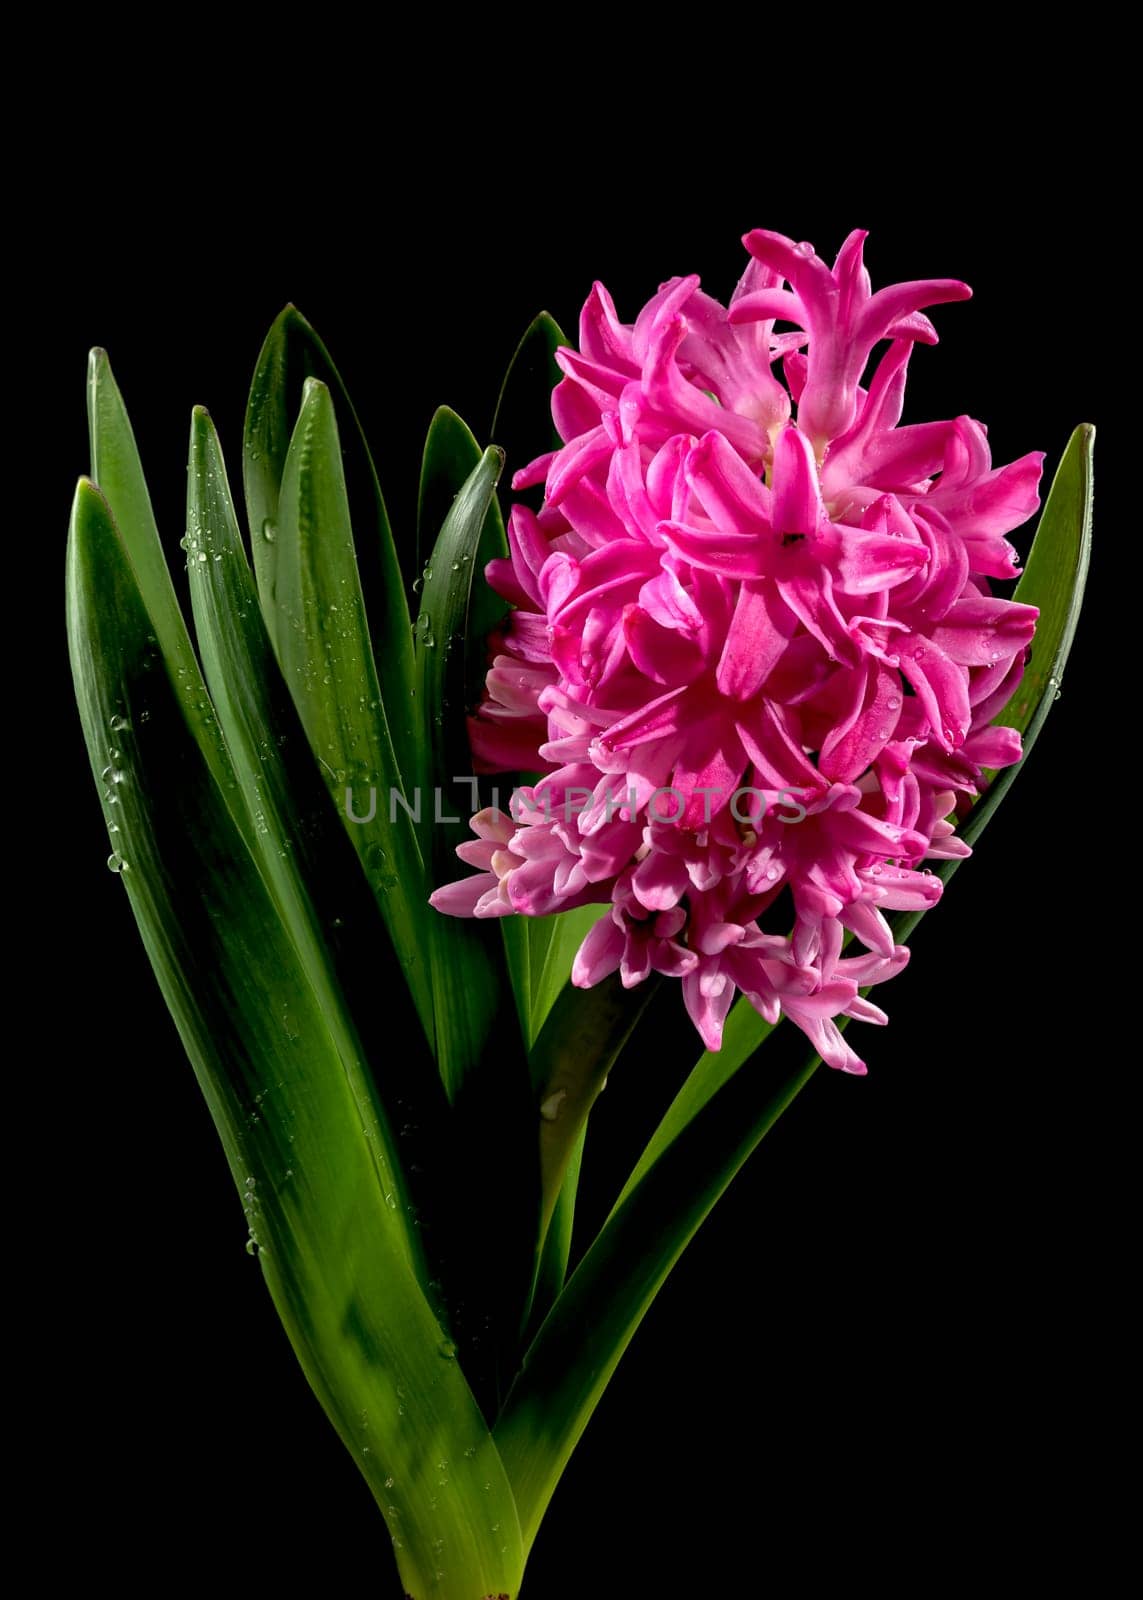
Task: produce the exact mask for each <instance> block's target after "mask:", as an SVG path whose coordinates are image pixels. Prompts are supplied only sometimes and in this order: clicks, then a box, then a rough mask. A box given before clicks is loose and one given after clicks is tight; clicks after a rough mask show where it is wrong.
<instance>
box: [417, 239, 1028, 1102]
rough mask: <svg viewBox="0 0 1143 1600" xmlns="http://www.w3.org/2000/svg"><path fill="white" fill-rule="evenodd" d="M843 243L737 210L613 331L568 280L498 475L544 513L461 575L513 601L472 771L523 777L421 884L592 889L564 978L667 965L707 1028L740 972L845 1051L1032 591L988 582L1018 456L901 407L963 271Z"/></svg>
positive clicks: (521, 516)
mask: <svg viewBox="0 0 1143 1600" xmlns="http://www.w3.org/2000/svg"><path fill="white" fill-rule="evenodd" d="M864 238H865V235H864V233H862V232H854V233H852V234H850V236H849V238H848V239H847V240H846V241H845V244H844V245H843V246H842V248H841V251H840V253H839V254H838V257H837V260H836V261H835V262H834V265H833V267H832V268H831V267H829V266H827V264H826V263H825V262H824V261H822V260H821V259H820V258H819V257H818V256H817V255H815V253H814V250H813V247H812V246H811V245H808V244H798V243H795V242H794V241H793V240H792V239H787V238H785V237H783V236H782V235H780V234H777V233H769V232H765V231H763V230H756V231H754V232H752V233H750V234H748V235H747V236H746V238H745V240H744V243H745V245H746V248H747V250H748V252H749V254H750V258H751V259H750V262H749V265H748V266H747V268H746V271H745V274H744V275H743V278H742V280H741V282H740V283H739V285H738V288H737V289H736V291H735V293H734V295H733V296H732V298H731V301H730V305H729V307H728V308H727V307H723V306H722V305H720V304H719V303H718V302H717V301H715V300H713V299H711V298H710V297H709V296H708V295H706V294H704V293H703V291H702V290H701V289H700V287H699V280H698V278H697V277H687V278H674V279H672V280H671V281H670V282H669V283H666V284H664V285H663V287H662V288H661V289H660V291H659V293H658V294H657V295H655V297H654V299H652V300H651V301H650V302H649V303H648V304H647V305H646V306H645V307H644V308H643V310H642V311H641V312H640V313H639V315H638V317H637V318H636V320H635V322H634V323H633V324H631V325H627V324H624V323H622V322H620V320H619V318H618V316H617V314H616V311H615V307H614V305H613V304H612V301H611V298H610V296H609V295H608V294H607V292H606V290H605V289H604V288H603V287H602V286H601V285H599V284H596V285H595V287H594V288H593V290H592V292H591V295H590V297H589V299H588V301H587V303H586V305H585V306H584V309H583V313H582V315H581V318H580V326H579V346H580V347H579V350H578V351H576V350H571V349H562V350H561V351H560V352H559V354H558V357H557V359H558V361H559V365H560V370H561V371H562V373H563V374H564V376H563V379H562V381H561V382H560V383H559V385H558V386H557V387H556V389H555V391H554V393H553V397H552V414H553V417H554V419H555V423H556V426H557V428H558V430H559V435H560V437H561V438H562V439H563V440H565V441H566V443H565V444H564V446H563V448H562V449H560V450H557V451H555V452H553V453H551V454H550V455H546V456H543V457H541V458H540V459H539V460H537V461H535V462H533V463H532V464H531V465H530V466H528V467H525V468H524V469H523V470H522V471H521V472H518V473H517V474H516V476H515V478H514V480H513V487H514V488H515V489H517V490H524V489H527V488H528V487H530V486H533V485H537V484H539V483H543V485H544V500H543V506H542V509H540V510H539V511H538V512H533V511H532V510H530V509H528V508H527V507H526V506H525V505H517V506H516V507H515V508H514V510H513V512H512V515H511V519H510V523H509V530H508V537H509V545H510V559H509V560H504V561H495V562H493V563H491V565H490V566H489V568H488V580H489V582H490V583H491V584H492V586H493V588H494V589H495V590H496V591H497V593H498V594H500V595H501V596H503V597H504V599H505V600H507V601H509V602H510V603H511V605H512V607H513V609H512V611H511V612H510V614H509V617H508V620H507V622H506V624H505V625H504V628H503V631H502V634H501V635H499V636H498V638H497V640H496V641H495V656H494V660H493V664H492V667H491V670H490V671H489V673H488V677H487V687H486V696H485V700H484V703H483V704H482V705H481V707H480V708H479V710H478V712H477V714H476V715H475V716H474V717H473V718H472V719H471V722H470V731H471V740H472V748H473V752H474V756H475V759H476V762H477V765H478V768H479V769H480V770H482V771H485V772H494V771H514V772H520V771H523V772H530V773H542V774H543V776H542V777H541V778H540V780H539V782H537V783H535V784H534V785H533V786H531V787H529V788H526V789H524V790H521V791H518V792H517V803H516V805H514V807H513V808H512V814H511V815H506V814H503V813H501V812H498V811H497V812H492V811H487V812H482V813H481V814H480V815H478V816H477V817H475V818H474V819H473V824H472V825H473V829H474V831H475V833H476V834H477V835H478V838H477V839H476V840H475V841H474V842H472V843H469V844H466V845H462V846H461V847H460V849H459V852H458V853H459V855H460V856H461V858H462V859H463V860H464V861H466V862H468V863H469V864H470V865H472V866H475V867H478V868H480V869H481V871H480V874H479V875H478V876H476V877H471V878H468V879H466V880H463V881H461V882H459V883H455V884H451V885H449V886H447V887H446V888H443V889H439V890H438V891H437V892H436V894H435V895H434V896H433V904H434V905H435V906H437V907H438V909H440V910H442V911H446V912H450V913H452V914H454V915H475V916H501V915H504V914H505V913H508V912H520V913H523V914H525V915H531V916H543V915H547V914H548V913H551V912H557V911H561V910H565V909H567V908H569V907H573V906H580V905H585V904H589V903H592V902H599V903H604V904H607V905H609V907H610V910H609V912H608V913H607V914H606V915H604V916H602V917H601V919H600V920H599V921H598V922H597V923H596V924H595V926H594V927H593V928H592V930H591V932H590V933H589V934H588V936H587V938H586V939H585V940H584V943H583V946H582V948H581V949H580V951H579V954H578V956H577V958H576V961H575V966H574V968H573V973H572V976H573V980H574V981H575V982H576V983H577V984H579V985H581V986H584V987H587V986H590V985H591V984H594V983H597V982H599V981H600V980H601V979H602V978H604V977H606V976H607V975H608V974H610V973H612V972H614V971H616V970H617V969H618V971H619V973H620V975H621V978H622V981H623V983H624V984H627V985H632V984H636V983H639V982H640V981H641V980H642V979H644V978H645V977H646V976H647V975H648V974H649V973H650V972H652V971H655V972H661V973H666V974H668V975H669V976H672V977H677V978H680V979H681V980H682V984H683V992H684V997H685V1001H686V1005H687V1009H688V1011H689V1013H690V1016H691V1018H692V1019H693V1021H694V1023H695V1025H696V1027H697V1028H698V1031H699V1033H700V1034H701V1035H702V1038H703V1040H704V1042H705V1044H706V1045H707V1047H708V1048H709V1049H712V1050H713V1049H717V1048H718V1047H719V1045H720V1042H721V1036H722V1028H723V1023H724V1020H725V1018H726V1015H727V1012H728V1010H729V1008H730V1005H731V1002H732V1000H733V998H734V994H735V991H736V990H741V991H742V992H743V993H744V994H745V995H746V996H748V998H749V999H750V1001H751V1002H752V1004H753V1005H755V1006H756V1007H757V1008H758V1010H759V1011H760V1012H761V1013H762V1015H763V1016H764V1017H766V1018H767V1019H768V1020H771V1021H775V1020H777V1018H778V1016H779V1015H780V1014H781V1013H785V1014H786V1015H787V1016H788V1017H790V1019H791V1020H792V1021H793V1022H795V1023H796V1024H797V1026H798V1027H800V1028H802V1029H804V1030H805V1032H806V1033H807V1034H808V1036H809V1037H810V1039H811V1040H812V1041H813V1043H814V1045H815V1046H816V1048H817V1050H818V1051H819V1053H820V1054H821V1056H822V1058H823V1060H825V1061H827V1062H828V1063H829V1064H830V1065H831V1066H835V1067H840V1068H842V1069H844V1070H845V1071H849V1072H862V1071H864V1070H865V1069H864V1065H863V1063H862V1062H861V1060H860V1059H859V1057H858V1056H857V1055H856V1054H855V1053H854V1051H853V1050H852V1049H851V1047H850V1045H849V1042H848V1041H847V1039H846V1038H845V1037H844V1036H843V1034H842V1032H841V1030H840V1029H839V1027H838V1025H837V1019H838V1018H839V1017H856V1018H860V1019H862V1020H864V1021H869V1022H884V1021H885V1020H886V1018H885V1014H884V1013H883V1012H882V1011H880V1010H879V1009H878V1008H877V1007H876V1006H874V1005H872V1004H871V1003H870V1002H869V1001H868V1000H867V999H865V998H864V997H863V996H862V995H861V993H860V992H859V991H860V990H862V989H864V988H866V987H867V986H869V985H871V984H875V983H879V982H881V981H883V980H884V979H886V978H889V977H891V976H893V975H894V974H895V973H897V972H899V971H900V970H901V968H902V967H903V966H904V964H905V962H906V960H907V959H908V951H907V950H905V949H904V948H903V947H901V946H899V945H895V943H894V941H893V937H892V934H891V931H890V927H889V924H888V922H887V921H886V918H885V913H886V912H887V911H893V910H899V909H921V908H927V907H929V906H931V905H933V904H934V902H935V901H936V900H937V899H938V898H939V896H940V892H941V882H940V879H939V878H938V877H937V876H936V875H935V874H934V873H933V872H932V871H931V870H930V869H927V868H925V867H923V866H922V865H921V863H923V862H926V861H931V860H933V859H940V858H948V857H951V856H963V855H967V854H968V849H967V847H966V846H965V845H964V844H962V843H961V842H960V841H959V840H958V839H957V838H956V837H955V835H954V828H953V824H952V823H951V822H950V821H949V820H948V819H949V817H950V816H951V815H952V814H953V813H954V810H955V808H956V806H957V804H958V801H959V800H960V799H962V798H963V797H966V796H972V795H974V794H976V793H977V792H978V790H979V787H980V785H981V781H982V769H983V768H986V767H989V768H996V767H1002V766H1006V765H1008V764H1010V763H1011V762H1014V761H1016V760H1018V759H1019V755H1020V741H1019V736H1018V735H1017V734H1015V733H1014V732H1012V731H1010V730H1009V729H1006V728H999V727H994V726H993V725H992V721H993V718H994V717H995V716H996V714H997V713H998V711H1000V710H1001V708H1002V707H1003V706H1004V705H1005V704H1006V702H1007V701H1008V699H1009V697H1010V696H1011V695H1012V693H1013V691H1014V689H1015V688H1016V685H1017V683H1018V681H1019V678H1020V675H1021V672H1022V670H1023V665H1024V657H1025V652H1026V648H1027V646H1028V644H1029V641H1030V640H1031V637H1032V633H1033V630H1034V627H1035V622H1036V616H1037V613H1036V611H1035V609H1034V608H1032V607H1030V606H1025V605H1020V604H1017V603H1015V602H1013V601H1009V600H1004V599H998V598H995V597H994V596H993V595H992V594H991V592H990V584H989V580H990V579H1004V578H1011V577H1012V576H1014V575H1015V573H1016V572H1017V571H1018V568H1017V566H1016V553H1015V551H1014V550H1013V547H1012V546H1011V544H1009V543H1008V541H1007V539H1006V537H1005V536H1006V535H1007V534H1008V533H1010V532H1011V531H1012V530H1013V529H1014V528H1016V527H1017V526H1018V525H1019V524H1020V523H1022V522H1023V521H1024V520H1025V519H1026V518H1027V517H1028V516H1029V515H1030V514H1031V513H1032V511H1034V510H1035V508H1036V506H1037V504H1038V498H1037V484H1038V482H1039V477H1040V469H1041V464H1042V460H1043V457H1042V455H1041V454H1039V453H1038V452H1037V453H1032V454H1029V455H1026V456H1024V457H1022V458H1021V459H1020V460H1019V461H1016V462H1013V463H1012V464H1011V465H1009V466H1005V467H1000V468H994V467H993V466H992V462H991V457H990V454H989V449H988V442H987V437H986V434H985V430H984V428H983V427H982V426H981V424H980V423H978V422H974V421H973V420H972V419H971V418H969V417H957V418H956V419H955V420H953V421H951V422H930V423H921V424H913V425H911V426H899V425H898V424H899V421H900V417H901V411H902V400H903V394H904V387H905V376H906V369H907V367H908V363H909V358H910V356H911V354H912V351H913V347H914V345H916V344H918V343H921V344H933V343H935V342H936V334H935V332H934V329H933V325H932V323H931V322H930V320H929V318H928V317H927V316H926V315H925V313H924V309H923V308H925V307H927V306H932V305H935V304H939V303H941V302H944V301H951V300H961V299H965V298H967V296H968V295H969V292H970V291H969V290H968V288H967V287H966V285H964V284H962V283H958V282H955V281H952V280H944V279H937V280H930V281H921V282H913V283H903V284H896V285H894V286H892V287H890V288H885V289H881V290H879V291H878V292H877V293H876V294H873V293H872V292H871V287H870V281H869V276H868V273H867V272H866V269H865V267H864V264H863V260H862V248H863V242H864ZM779 323H780V324H784V325H785V331H777V332H776V331H775V328H776V324H779ZM882 341H888V343H887V346H886V348H885V349H884V351H883V352H882V353H881V355H880V359H879V360H878V361H877V363H876V365H875V366H874V368H873V370H872V372H871V374H870V375H869V378H868V387H862V380H863V377H864V376H865V372H866V368H867V366H868V365H869V363H870V357H871V354H872V352H873V350H874V347H875V346H876V345H878V344H879V343H881V342H882ZM779 374H781V378H780V377H779ZM783 378H784V382H783V381H782V379H783ZM783 895H785V896H786V900H785V901H782V902H780V903H779V904H776V902H779V900H780V897H781V896H783ZM771 907H773V908H774V910H773V913H772V914H771V915H770V916H767V915H766V914H767V913H768V912H770V911H771ZM787 907H788V916H787V917H786V919H785V921H784V923H782V922H781V920H780V919H781V916H782V912H783V910H784V909H785V908H787ZM764 917H765V918H766V923H767V927H769V928H773V927H774V926H775V924H776V922H777V923H778V925H779V926H782V927H783V928H784V930H786V931H782V932H766V931H763V929H762V927H761V925H760V919H762V918H764ZM847 935H853V937H854V939H855V941H856V946H855V948H856V950H857V951H858V952H859V953H852V954H843V949H844V947H845V945H846V943H847Z"/></svg>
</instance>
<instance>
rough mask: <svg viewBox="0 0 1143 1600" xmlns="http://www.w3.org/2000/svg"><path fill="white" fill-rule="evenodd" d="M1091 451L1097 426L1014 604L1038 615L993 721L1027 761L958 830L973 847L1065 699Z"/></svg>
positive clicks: (1064, 480) (1054, 491) (1063, 467)
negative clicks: (1010, 731)
mask: <svg viewBox="0 0 1143 1600" xmlns="http://www.w3.org/2000/svg"><path fill="white" fill-rule="evenodd" d="M1094 450H1095V429H1094V428H1093V427H1092V426H1091V424H1090V423H1085V424H1083V425H1082V426H1080V427H1078V428H1077V429H1076V430H1075V432H1074V433H1073V434H1072V436H1071V438H1070V439H1069V440H1068V444H1067V448H1066V450H1065V451H1064V454H1063V457H1062V458H1061V460H1060V465H1059V468H1058V470H1057V472H1056V475H1055V478H1054V479H1053V481H1052V487H1051V489H1050V490H1049V491H1048V498H1047V500H1046V502H1045V504H1044V509H1043V511H1042V513H1041V515H1040V524H1039V527H1038V528H1037V529H1036V537H1035V539H1034V541H1033V543H1032V550H1031V554H1030V555H1029V557H1028V561H1027V565H1026V566H1025V568H1024V572H1023V575H1022V576H1021V578H1020V581H1019V583H1018V584H1017V585H1016V591H1015V593H1014V595H1013V599H1014V600H1020V601H1022V602H1023V604H1024V605H1029V606H1038V607H1039V608H1040V618H1039V621H1038V622H1037V624H1036V636H1035V638H1034V639H1033V641H1032V649H1031V652H1030V654H1029V659H1028V665H1027V667H1026V668H1025V670H1024V676H1023V678H1022V679H1021V680H1020V686H1019V688H1018V689H1017V690H1016V693H1015V694H1014V695H1013V697H1012V699H1011V700H1010V701H1009V702H1008V704H1007V706H1006V707H1005V708H1004V710H1003V711H1002V712H1001V713H1000V715H999V716H998V717H996V719H995V721H996V723H997V724H998V725H999V726H1001V727H1005V728H1016V729H1017V730H1018V731H1019V732H1020V734H1021V735H1022V736H1023V744H1024V757H1023V760H1021V761H1020V762H1018V763H1017V764H1016V766H1014V767H1005V768H1004V769H1003V770H1002V771H1001V772H999V773H998V774H996V776H995V777H993V779H992V781H991V783H990V784H989V786H988V789H987V790H986V791H985V793H984V794H983V795H981V797H980V799H979V800H978V801H977V802H976V804H975V805H974V806H973V808H972V811H971V812H970V813H969V816H968V818H967V820H966V822H965V824H964V825H963V827H961V828H960V829H959V830H958V831H959V832H960V835H961V837H962V838H963V839H965V840H966V841H967V842H968V843H969V844H971V843H972V842H973V840H974V839H976V838H977V837H978V836H979V835H980V833H981V832H982V830H983V829H984V826H985V824H986V823H987V822H988V820H989V818H990V817H991V816H992V814H993V812H994V811H995V810H996V807H997V806H998V805H999V804H1000V802H1001V800H1002V799H1003V798H1004V796H1005V794H1007V792H1008V786H1009V785H1010V784H1011V783H1012V781H1013V780H1014V778H1015V777H1016V775H1017V773H1019V772H1020V771H1021V770H1022V768H1023V766H1024V762H1025V761H1027V759H1028V754H1029V751H1030V750H1031V749H1032V746H1033V745H1034V744H1035V743H1036V740H1037V739H1038V738H1039V737H1040V730H1041V728H1042V727H1043V726H1044V722H1045V720H1046V719H1047V716H1048V713H1049V711H1050V710H1051V709H1052V706H1053V704H1054V703H1055V701H1056V700H1057V699H1058V698H1059V695H1060V685H1061V684H1062V682H1063V677H1064V667H1065V665H1066V664H1067V659H1068V655H1069V653H1070V651H1071V647H1072V640H1073V639H1074V637H1075V631H1076V624H1077V622H1078V621H1079V613H1080V606H1081V604H1082V602H1083V592H1084V585H1085V584H1086V582H1087V569H1088V563H1089V561H1090V559H1091V508H1092V490H1093V482H1092V472H1093V461H1092V458H1093V454H1094Z"/></svg>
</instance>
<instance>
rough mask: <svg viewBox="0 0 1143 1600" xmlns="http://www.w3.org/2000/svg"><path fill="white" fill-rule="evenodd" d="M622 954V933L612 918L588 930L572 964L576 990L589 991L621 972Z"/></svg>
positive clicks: (607, 918)
mask: <svg viewBox="0 0 1143 1600" xmlns="http://www.w3.org/2000/svg"><path fill="white" fill-rule="evenodd" d="M622 955H623V932H622V930H621V929H620V928H618V927H617V926H616V925H615V923H614V921H613V920H612V918H611V917H610V916H606V917H601V918H600V920H599V921H598V922H597V923H596V924H595V926H594V927H593V928H592V929H591V930H590V931H589V933H588V935H587V937H586V938H585V939H584V941H583V943H582V944H581V945H580V947H579V950H578V951H577V952H576V958H575V960H574V961H573V962H572V970H571V981H572V982H573V983H574V984H575V986H576V988H577V989H590V988H591V987H592V986H593V985H594V984H597V983H602V981H603V979H604V978H606V977H609V976H610V975H611V973H613V972H615V971H616V970H617V969H618V966H619V962H620V959H621V957H622Z"/></svg>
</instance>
